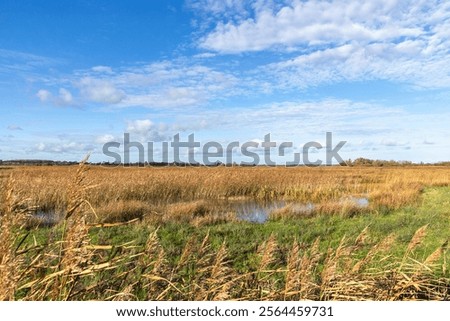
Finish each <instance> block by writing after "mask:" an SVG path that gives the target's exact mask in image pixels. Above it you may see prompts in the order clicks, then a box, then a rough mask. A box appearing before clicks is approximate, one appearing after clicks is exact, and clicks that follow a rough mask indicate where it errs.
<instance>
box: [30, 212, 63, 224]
mask: <svg viewBox="0 0 450 321" xmlns="http://www.w3.org/2000/svg"><path fill="white" fill-rule="evenodd" d="M30 221H31V222H30V223H32V224H33V225H37V226H42V227H43V226H53V225H56V224H58V223H59V222H60V221H61V215H60V214H58V213H55V212H43V211H37V212H36V213H34V214H33V215H31V217H30Z"/></svg>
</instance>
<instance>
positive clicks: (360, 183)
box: [12, 167, 450, 222]
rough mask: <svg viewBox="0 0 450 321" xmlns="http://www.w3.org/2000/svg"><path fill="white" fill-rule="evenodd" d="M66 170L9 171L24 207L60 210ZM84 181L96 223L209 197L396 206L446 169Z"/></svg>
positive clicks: (96, 173)
mask: <svg viewBox="0 0 450 321" xmlns="http://www.w3.org/2000/svg"><path fill="white" fill-rule="evenodd" d="M73 171H74V169H73V167H17V168H14V169H13V171H12V175H13V176H14V178H15V181H16V183H15V185H16V187H17V188H18V189H19V190H21V191H23V193H24V197H25V198H26V199H27V202H28V205H29V206H30V207H33V208H35V209H36V210H41V211H44V212H54V211H56V212H57V213H63V212H64V211H65V210H66V207H67V202H68V199H69V195H68V189H67V188H66V187H67V186H69V185H70V184H71V179H72V175H71V172H73ZM89 179H90V185H91V187H90V189H89V192H88V193H87V195H86V201H87V202H89V204H90V205H91V206H92V207H93V209H94V211H95V213H96V214H97V215H98V218H100V220H101V221H103V222H113V221H127V220H131V219H134V218H144V217H145V218H146V219H150V220H152V221H153V220H157V221H158V220H162V221H167V220H170V219H171V216H174V219H176V220H178V219H183V220H189V218H192V219H194V218H196V217H199V216H204V215H206V214H211V213H213V212H214V211H215V210H216V209H214V208H211V203H212V202H213V201H214V200H223V199H239V198H251V199H255V200H261V201H271V200H276V199H283V200H291V201H296V202H300V203H302V202H304V203H308V202H312V203H314V204H317V208H316V210H315V212H316V213H317V212H320V213H330V214H343V215H351V214H353V213H354V214H357V212H358V211H360V209H358V208H352V206H351V204H349V203H348V202H347V203H346V202H341V201H340V200H341V199H343V198H345V197H346V196H365V197H367V198H368V199H369V200H370V204H371V206H370V209H371V210H381V211H383V210H384V211H387V210H392V209H398V208H400V207H402V206H405V205H406V204H411V203H413V202H415V201H417V200H418V196H419V195H420V193H421V191H422V190H423V188H424V187H426V186H448V185H449V183H450V168H448V167H441V168H436V167H409V168H364V167H360V168H357V167H351V168H348V167H339V168H337V167H333V168H260V167H258V168H225V167H214V168H174V167H169V168H101V167H93V168H91V169H90V174H89ZM205 201H207V202H205ZM177 207H178V208H177ZM285 212H286V214H289V211H285ZM312 214H314V213H312ZM91 219H92V218H91Z"/></svg>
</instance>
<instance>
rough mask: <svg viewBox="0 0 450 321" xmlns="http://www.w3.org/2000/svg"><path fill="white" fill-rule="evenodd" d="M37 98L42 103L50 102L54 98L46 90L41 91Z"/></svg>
mask: <svg viewBox="0 0 450 321" xmlns="http://www.w3.org/2000/svg"><path fill="white" fill-rule="evenodd" d="M36 96H37V97H38V98H39V99H40V100H41V101H42V102H46V101H49V100H50V99H51V97H52V94H51V93H50V92H49V91H48V90H45V89H41V90H39V91H38V92H37V94H36Z"/></svg>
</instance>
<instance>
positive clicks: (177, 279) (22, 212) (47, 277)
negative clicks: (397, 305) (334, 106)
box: [0, 164, 450, 300]
mask: <svg viewBox="0 0 450 321" xmlns="http://www.w3.org/2000/svg"><path fill="white" fill-rule="evenodd" d="M0 177H1V184H2V185H1V187H2V196H1V197H2V199H1V207H0V228H1V230H0V284H1V287H0V299H1V300H14V299H25V300H89V299H102V300H136V299H140V300H144V299H149V300H227V299H237V300H299V299H301V300H305V299H307V300H448V298H449V295H450V284H449V283H450V282H449V277H448V275H449V271H448V266H447V258H446V250H447V243H445V241H446V236H445V235H444V236H443V238H442V243H441V244H442V245H440V246H438V247H437V248H434V249H432V251H431V252H430V253H429V254H427V255H426V256H425V257H423V259H422V260H419V259H418V258H417V257H415V256H414V252H415V251H416V250H417V249H418V248H419V247H420V246H421V244H422V243H423V242H424V240H425V239H426V235H427V225H424V226H422V227H421V228H419V229H418V230H417V231H416V232H415V233H414V234H413V235H411V237H410V240H409V242H408V243H407V245H406V246H405V247H404V248H403V250H402V253H401V255H396V256H393V255H390V251H391V248H392V246H393V245H394V244H395V242H396V235H394V234H390V235H387V236H386V237H384V238H383V239H381V240H378V241H376V242H375V243H374V242H373V241H372V239H371V235H370V227H369V228H366V229H364V230H362V231H361V233H360V234H359V235H358V236H357V237H356V238H354V239H348V238H346V237H343V238H342V239H340V242H339V244H338V245H337V246H331V245H330V243H329V242H328V241H327V240H326V239H324V238H323V237H322V238H316V239H315V241H313V242H311V243H304V242H301V241H299V240H297V239H294V240H293V241H292V242H289V243H280V241H279V240H278V239H277V236H276V235H275V234H271V235H270V236H269V237H268V238H266V239H265V240H264V241H263V242H262V243H260V244H258V246H257V247H255V249H254V251H253V252H252V253H247V254H248V256H249V257H252V258H253V261H252V262H251V263H250V264H249V265H248V266H247V267H246V268H245V269H242V268H241V267H237V266H236V265H235V264H234V261H235V258H234V256H232V255H230V252H229V249H230V246H231V245H232V244H230V243H228V242H227V239H226V237H225V238H224V239H223V240H222V242H220V243H219V244H217V242H214V241H212V239H211V236H210V234H209V232H207V233H205V235H202V236H201V237H200V236H199V235H197V234H193V235H192V236H191V237H190V238H189V239H188V240H187V241H185V242H183V244H182V245H181V246H179V247H178V248H177V249H175V250H170V249H168V246H167V244H163V243H164V242H162V240H161V236H160V233H161V230H160V228H161V226H164V225H165V224H171V223H174V222H175V223H181V224H186V223H191V225H194V226H213V225H215V224H219V223H223V222H230V221H234V220H235V217H234V215H233V213H229V212H225V213H221V212H220V211H219V210H218V209H217V206H215V205H214V204H216V203H215V202H216V201H218V200H223V199H235V198H253V199H260V200H275V199H283V200H293V201H296V202H302V203H307V202H313V203H314V204H317V206H316V208H315V209H314V213H309V215H328V214H329V215H332V214H338V215H339V217H342V218H343V219H347V217H352V216H355V215H358V214H362V213H360V212H361V211H363V210H362V209H361V208H354V207H353V206H352V205H349V204H348V203H346V202H341V201H339V200H341V199H343V198H345V197H348V196H355V195H356V196H358V195H364V196H366V197H368V199H369V200H370V206H369V207H368V208H367V209H364V210H365V211H370V213H372V214H373V215H377V213H378V214H379V213H380V212H389V211H392V210H395V209H399V208H401V207H403V206H405V205H411V204H415V203H417V202H419V199H420V198H419V195H420V193H421V191H422V190H423V189H424V188H425V187H428V186H449V183H450V169H448V168H444V167H443V168H432V167H411V168H383V169H379V168H355V167H354V168H334V167H333V168H313V169H311V168H222V167H218V168H163V169H161V168H145V169H140V168H116V169H109V168H99V167H93V168H89V166H87V165H83V164H82V165H80V166H79V167H42V168H41V167H17V168H14V169H11V170H5V169H3V170H0ZM39 211H46V212H50V211H55V212H58V213H60V215H61V217H62V220H61V222H59V224H57V225H56V226H53V227H51V228H39V227H36V228H35V227H33V225H36V224H32V223H30V222H31V221H30V216H32V215H33V214H34V213H36V212H39ZM291 216H292V208H291V209H290V208H289V207H288V208H286V209H283V210H279V211H277V213H276V215H275V217H274V218H275V219H280V218H289V217H291ZM137 221H139V222H137ZM121 222H122V223H121ZM121 224H123V226H125V225H124V224H128V225H126V226H125V227H126V228H128V229H130V230H132V229H133V228H136V226H137V225H139V226H146V227H148V230H147V231H148V233H147V234H146V235H145V240H144V242H139V241H131V242H128V241H127V242H122V243H117V242H115V243H108V240H107V239H106V240H102V241H101V242H99V241H98V240H99V239H101V237H100V236H99V235H102V233H105V232H104V231H105V230H107V229H109V228H114V227H115V226H117V225H121ZM237 224H239V222H237ZM188 225H189V224H188ZM158 227H159V228H158ZM446 235H448V233H447V234H446ZM94 236H95V237H94ZM140 237H142V235H140ZM325 237H326V236H325ZM447 237H448V236H447ZM95 240H97V241H95ZM173 253H178V255H176V256H174V255H173ZM380 262H381V264H380Z"/></svg>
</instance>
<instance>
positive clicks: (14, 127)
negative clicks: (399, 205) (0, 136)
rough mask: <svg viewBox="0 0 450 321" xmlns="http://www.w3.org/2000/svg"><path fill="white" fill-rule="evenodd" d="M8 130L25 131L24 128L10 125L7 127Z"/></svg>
mask: <svg viewBox="0 0 450 321" xmlns="http://www.w3.org/2000/svg"><path fill="white" fill-rule="evenodd" d="M7 129H8V130H23V129H22V127H20V126H18V125H9V126H8V127H7Z"/></svg>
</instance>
